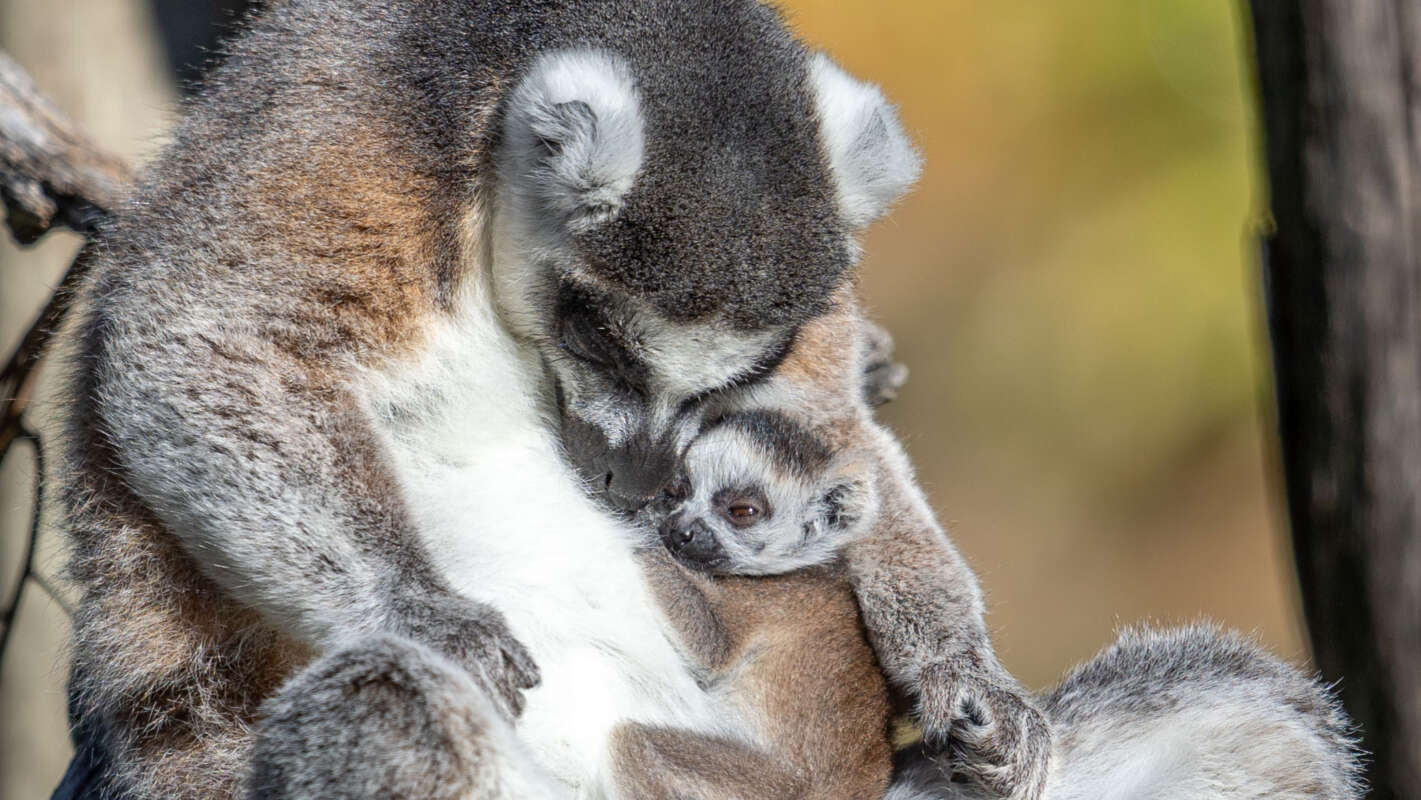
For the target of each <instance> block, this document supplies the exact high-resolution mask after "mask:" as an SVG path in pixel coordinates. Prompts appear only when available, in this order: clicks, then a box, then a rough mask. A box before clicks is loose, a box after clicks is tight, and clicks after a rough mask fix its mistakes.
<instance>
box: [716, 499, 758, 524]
mask: <svg viewBox="0 0 1421 800" xmlns="http://www.w3.org/2000/svg"><path fill="white" fill-rule="evenodd" d="M764 513H765V510H764V509H763V508H762V507H761V506H760V504H759V503H757V502H755V501H754V500H750V499H748V498H741V499H738V500H732V501H730V503H729V504H727V505H726V506H725V518H726V519H727V520H729V521H730V524H732V525H737V526H745V525H750V524H753V523H755V522H757V521H759V519H760V517H762V516H764Z"/></svg>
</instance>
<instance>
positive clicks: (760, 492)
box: [614, 296, 1049, 797]
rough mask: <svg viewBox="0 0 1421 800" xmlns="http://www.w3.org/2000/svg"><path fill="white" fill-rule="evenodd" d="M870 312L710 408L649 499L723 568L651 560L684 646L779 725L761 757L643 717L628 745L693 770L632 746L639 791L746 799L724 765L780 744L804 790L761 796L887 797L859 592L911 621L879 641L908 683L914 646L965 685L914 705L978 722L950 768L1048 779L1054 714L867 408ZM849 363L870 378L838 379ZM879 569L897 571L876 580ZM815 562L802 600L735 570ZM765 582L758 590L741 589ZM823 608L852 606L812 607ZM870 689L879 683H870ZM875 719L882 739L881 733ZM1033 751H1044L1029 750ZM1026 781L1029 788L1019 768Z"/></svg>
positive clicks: (991, 779)
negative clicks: (999, 644)
mask: <svg viewBox="0 0 1421 800" xmlns="http://www.w3.org/2000/svg"><path fill="white" fill-rule="evenodd" d="M839 299H840V300H841V301H843V300H844V297H843V296H841V297H840V298H839ZM856 308H857V305H856V304H852V303H848V302H840V304H839V306H838V307H837V309H836V310H835V311H833V312H831V313H830V314H828V315H827V316H826V317H825V320H824V321H823V322H821V323H815V324H811V325H810V326H807V327H806V329H805V330H804V331H802V332H801V336H800V337H799V338H798V339H797V340H796V342H795V345H794V347H793V348H792V350H791V352H790V354H789V355H788V356H787V358H786V359H785V362H784V364H783V365H782V367H781V370H780V374H778V375H777V376H775V377H772V378H771V379H770V380H769V381H768V382H767V384H766V386H764V387H761V388H759V389H756V390H754V391H752V392H747V393H746V394H744V395H743V396H740V397H737V398H735V399H734V400H733V401H732V402H731V403H729V404H727V406H726V407H725V408H723V409H721V410H720V411H719V412H717V413H712V414H710V415H709V416H708V417H707V421H706V422H705V423H704V424H702V425H701V427H700V429H699V432H698V433H697V434H696V436H695V438H694V439H692V441H691V442H690V444H689V445H687V447H686V448H685V450H684V453H683V456H682V459H681V466H680V469H679V474H678V476H677V477H676V478H675V479H674V480H673V481H672V482H671V484H670V486H669V487H668V488H667V490H666V491H665V493H664V494H663V496H662V498H661V499H660V500H659V501H658V502H657V503H655V504H653V505H652V506H651V507H649V508H648V509H646V510H644V511H643V514H642V517H643V521H644V522H645V523H647V524H648V526H649V527H652V528H653V529H654V530H655V531H656V532H657V534H658V537H659V539H660V541H661V542H662V543H663V544H664V545H665V549H666V550H667V551H668V552H670V553H672V554H673V555H674V556H675V558H676V559H677V560H678V561H679V562H681V563H682V564H683V565H686V566H688V567H691V568H692V569H694V570H697V571H699V572H703V573H709V574H713V575H718V576H722V578H721V579H720V580H718V581H709V580H706V579H704V578H702V579H696V578H694V577H688V576H685V575H684V572H683V571H678V570H675V569H673V568H670V567H668V566H666V565H665V564H663V563H659V562H656V561H653V562H652V563H650V564H649V566H648V569H649V570H650V571H651V577H650V582H651V583H652V584H653V585H654V586H657V592H656V593H657V595H658V597H659V598H660V601H661V603H662V605H663V607H664V608H665V609H666V612H667V614H668V616H670V617H672V619H673V621H674V622H675V627H676V628H678V629H680V630H681V631H682V637H683V646H685V647H686V649H687V650H689V651H690V653H691V656H692V660H693V661H699V662H700V663H701V664H702V665H703V666H704V667H705V668H706V669H707V671H708V673H709V676H710V680H711V681H726V682H729V683H732V684H733V685H734V687H735V689H736V692H735V694H736V695H739V696H762V697H763V699H762V702H761V703H760V704H759V713H761V714H763V715H764V717H765V718H766V719H772V720H775V721H776V722H777V725H776V726H775V727H774V728H773V729H771V730H768V731H766V733H765V736H764V738H765V740H764V741H762V742H759V743H758V744H759V745H760V746H761V747H762V748H763V750H756V749H754V748H749V750H748V752H747V747H746V746H745V745H744V744H743V743H741V742H738V741H729V740H723V739H716V738H712V737H706V736H696V735H692V734H677V733H675V732H673V731H668V730H664V729H655V728H649V727H647V726H642V725H636V724H625V725H623V726H622V728H621V730H620V731H619V733H618V737H617V741H616V743H615V745H614V747H615V748H617V750H618V752H624V751H625V752H633V753H637V754H641V755H644V754H645V753H646V752H647V751H648V750H652V751H657V750H660V749H663V748H665V744H664V743H665V741H666V740H667V739H668V737H669V738H670V739H671V740H672V741H674V742H675V746H674V747H673V748H669V749H672V750H674V751H675V752H677V753H679V754H680V757H681V759H682V760H681V762H680V763H681V764H682V768H681V769H679V770H675V771H673V772H672V773H670V774H668V773H667V772H665V771H662V770H656V771H654V772H643V771H642V770H641V769H639V768H637V766H636V765H637V764H638V763H641V762H640V761H639V759H633V758H619V759H618V763H619V764H621V765H622V766H623V772H624V774H627V775H630V776H632V777H631V778H629V779H627V780H629V781H631V782H633V785H634V786H635V788H636V790H637V791H634V792H632V794H633V795H651V796H667V797H669V796H673V795H674V790H675V789H676V788H677V787H682V786H684V785H685V781H686V773H691V774H695V775H697V776H698V778H699V780H700V781H702V782H703V783H704V785H707V786H715V787H719V788H718V791H713V792H710V795H711V796H716V797H720V796H722V795H725V796H738V795H737V794H736V793H735V791H734V790H733V789H727V788H726V787H725V786H724V785H723V784H724V782H726V781H731V782H735V781H743V780H744V778H743V777H740V776H742V775H743V774H744V773H743V772H742V771H740V770H729V771H727V770H725V769H724V766H723V765H726V764H736V763H738V762H739V761H741V760H743V759H745V758H749V757H751V755H752V754H753V753H757V752H763V753H768V754H769V755H770V757H768V758H765V759H764V760H765V762H766V764H767V765H778V767H775V768H768V767H767V768H768V769H769V771H770V774H772V775H775V776H776V778H775V780H783V781H785V782H786V784H787V785H790V786H797V787H801V788H800V789H799V790H798V791H796V792H788V791H785V792H779V791H776V792H773V793H770V794H768V795H766V794H764V792H763V789H762V790H761V794H760V795H759V796H775V797H779V796H813V797H861V796H877V792H881V790H882V789H881V784H877V785H878V787H879V788H878V789H877V792H872V793H866V792H865V791H863V789H864V787H866V786H868V785H870V784H869V783H865V781H879V780H881V779H882V776H883V775H884V774H886V773H885V772H884V770H886V769H887V764H886V761H885V760H884V759H883V756H884V753H885V752H886V751H885V750H884V749H883V748H884V743H883V736H882V734H883V731H884V723H885V721H886V718H887V716H888V714H889V710H888V709H887V708H886V707H885V705H884V704H883V703H882V702H881V700H880V699H879V695H880V694H881V687H882V683H881V680H880V679H877V678H876V677H875V678H874V679H872V680H866V681H865V680H860V681H859V682H857V685H853V686H848V687H846V686H845V685H844V684H842V683H841V681H842V676H841V674H839V672H838V671H839V670H843V669H846V668H852V669H859V666H858V665H859V664H860V663H862V662H863V661H865V659H869V654H868V653H867V652H865V651H864V650H863V648H862V645H861V644H860V638H859V636H860V634H859V633H858V632H859V631H860V630H861V627H860V623H859V619H858V612H857V609H856V608H855V607H854V606H853V605H851V604H850V605H847V606H845V605H844V602H845V599H846V598H847V594H846V593H847V592H848V591H849V590H850V589H854V590H855V591H856V593H857V595H858V596H859V599H860V602H862V603H863V604H864V612H865V614H877V615H879V618H880V620H881V621H883V622H888V621H890V620H891V623H892V624H890V625H887V626H886V627H885V628H884V630H887V631H892V633H891V634H890V635H889V636H882V635H880V636H878V637H876V644H877V645H878V648H879V652H880V656H881V657H882V658H883V659H884V662H885V667H886V668H887V671H888V674H889V676H890V678H894V679H898V680H901V678H902V675H903V670H902V668H901V665H902V663H903V662H902V661H901V658H902V654H903V653H904V652H906V651H910V650H911V651H912V657H913V660H914V662H915V663H919V664H927V665H929V667H930V668H932V669H934V670H937V671H938V677H939V678H940V680H941V682H942V683H943V684H944V685H947V686H951V687H952V691H951V692H949V693H945V696H942V697H936V696H934V697H922V696H920V697H915V698H908V699H910V700H916V701H917V702H918V703H919V710H920V711H924V712H927V713H943V712H945V716H946V717H951V718H954V719H957V720H959V722H958V723H957V724H956V725H954V726H952V727H951V728H949V729H948V731H947V733H946V735H939V736H935V737H931V738H930V739H929V741H928V742H927V745H926V746H927V747H928V748H930V749H932V750H935V751H938V752H942V751H944V750H949V749H950V750H951V752H953V753H954V754H955V755H958V756H965V757H961V758H956V759H947V760H945V762H956V764H957V769H958V770H959V771H961V772H963V777H966V778H968V779H970V781H971V782H972V783H974V784H976V785H978V786H979V787H980V788H981V789H982V790H983V791H984V792H985V793H986V794H987V795H988V796H1010V795H1011V794H1012V791H1011V789H1010V788H1009V786H1011V785H1013V784H1014V785H1016V786H1018V787H1021V786H1024V787H1025V788H1026V789H1027V790H1028V791H1039V790H1040V788H1041V786H1043V785H1044V781H1045V763H1046V754H1045V753H1043V752H1041V749H1040V748H1044V747H1047V746H1048V743H1049V739H1048V736H1047V734H1046V725H1045V722H1044V720H1043V719H1042V717H1041V716H1040V714H1039V713H1038V712H1037V711H1036V710H1035V709H1034V708H1033V707H1032V706H1031V705H1030V703H1029V702H1028V701H1027V700H1026V698H1025V695H1024V693H1022V691H1021V690H1020V688H1019V687H1017V686H1016V684H1015V683H1014V681H1012V679H1011V678H1010V677H1009V676H1008V675H1007V674H1006V672H1005V671H1004V670H1002V668H1001V667H1000V666H999V665H998V664H997V662H996V658H995V656H994V655H993V653H992V650H991V647H990V644H989V643H988V640H987V636H986V633H985V629H984V626H983V621H982V612H981V600H980V593H979V590H978V588H977V582H976V578H975V577H974V576H973V574H972V572H971V571H970V569H968V568H967V566H966V564H965V563H964V562H963V561H962V559H961V558H960V557H959V556H958V555H957V553H956V551H955V550H954V549H953V548H952V546H951V544H950V542H949V541H948V540H947V539H946V537H945V536H943V534H942V532H941V529H940V528H938V526H937V525H936V523H935V521H934V519H933V517H932V514H931V512H930V510H929V509H928V507H927V505H926V504H925V503H923V502H922V500H921V497H920V496H919V495H918V493H917V490H916V489H915V488H914V484H913V483H912V481H911V476H909V475H907V474H906V473H905V472H903V471H902V470H901V469H895V467H896V466H897V464H895V459H898V458H900V457H901V455H900V453H899V451H898V450H897V449H896V448H895V447H891V446H890V445H891V443H892V439H891V438H889V437H887V436H885V435H883V432H882V430H881V429H880V428H879V427H878V426H877V425H876V423H874V421H873V419H872V416H871V415H870V414H869V412H868V403H867V402H866V398H865V397H864V387H863V386H861V385H860V381H861V380H862V378H861V377H860V376H863V375H864V374H865V372H864V371H863V370H860V369H855V368H854V367H856V366H857V365H859V364H860V363H861V362H862V360H863V359H864V357H865V355H866V352H867V350H868V349H869V348H870V347H871V346H872V342H871V341H870V339H871V337H870V334H876V335H879V336H881V332H878V331H876V330H875V329H873V328H871V327H870V326H869V324H868V323H867V322H866V321H865V320H863V319H862V318H860V317H859V315H858V313H857V312H856V311H855V309H856ZM846 342H848V343H850V346H847V347H846V346H845V343H846ZM833 370H848V372H845V373H840V374H845V375H849V376H851V377H850V378H849V379H847V380H835V379H834V377H833V374H831V373H832V371H833ZM869 391H870V392H871V391H872V387H870V389H869ZM880 484H882V486H880ZM881 497H882V498H883V500H881V499H880V498H881ZM662 561H664V559H662ZM831 563H832V566H829V565H831ZM865 567H868V568H872V569H875V570H881V571H879V572H876V573H865V572H864V569H865ZM796 571H801V572H799V577H798V579H797V581H796V585H797V586H798V587H799V588H798V590H797V591H796V592H792V593H788V594H787V593H785V592H783V589H782V587H783V584H782V583H780V582H779V581H755V580H751V579H748V578H744V577H734V578H726V577H724V576H769V575H785V574H787V573H794V572H796ZM865 577H868V578H869V580H868V581H864V580H863V579H864V578H865ZM856 578H857V579H858V581H857V582H855V579H856ZM780 580H783V579H780ZM687 584H690V586H691V589H689V590H688V588H687ZM667 587H671V588H667ZM757 589H758V590H759V592H758V593H759V595H760V596H759V597H754V596H755V594H756V590H757ZM747 594H748V595H749V596H750V597H752V598H754V600H753V602H750V603H745V602H744V601H743V600H742V599H741V597H742V595H747ZM687 597H694V598H695V599H694V601H691V600H687V599H686V598H687ZM816 602H818V603H821V604H824V605H831V606H832V607H833V608H834V613H828V612H825V611H824V610H823V609H822V608H821V609H819V610H817V611H816V613H815V614H813V615H811V614H806V613H803V612H802V609H804V608H805V607H806V604H810V607H812V604H813V603H816ZM835 604H837V605H835ZM796 611H799V612H800V613H796ZM928 613H930V614H932V615H933V616H931V617H929V616H925V614H928ZM732 622H733V627H732ZM786 662H788V663H786ZM789 664H793V666H789ZM867 669H868V670H869V671H872V664H871V661H869V666H868V667H867ZM900 685H901V684H900ZM786 686H793V689H792V690H787V689H785V688H784V687H786ZM870 689H871V690H872V691H870V693H869V695H868V696H863V695H861V694H857V693H856V692H861V691H867V690H870ZM1004 715H1010V717H1009V718H1005V719H1004V718H1003V716H1004ZM938 718H944V717H938ZM810 730H812V731H814V733H813V735H812V736H808V735H807V734H806V731H810ZM864 731H871V732H873V733H874V734H876V738H871V739H864V738H863V732H864ZM1018 737H1020V738H1018ZM1023 750H1024V751H1026V753H1025V758H1024V759H1023V760H1017V759H1019V758H1021V756H1015V754H1016V753H1018V752H1019V751H1023ZM875 759H876V760H875ZM660 762H661V759H654V760H653V763H660ZM757 763H758V762H757ZM844 764H849V765H853V768H850V769H847V770H846V769H844V768H843V765H844ZM860 765H870V766H875V768H872V769H867V770H865V769H863V768H861V766H860ZM835 767H838V768H837V769H835ZM826 770H827V771H826ZM758 771H759V770H757V772H758ZM1007 774H1010V775H1011V776H1012V778H1011V780H1010V781H1007V780H1003V778H1004V777H1005V776H1006V775H1007ZM1023 775H1024V776H1025V778H1026V780H1025V781H1024V783H1023V781H1022V777H1023ZM757 781H760V779H758V778H757ZM760 785H761V786H763V785H764V784H763V781H760Z"/></svg>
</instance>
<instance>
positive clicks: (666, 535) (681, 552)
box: [661, 514, 720, 563]
mask: <svg viewBox="0 0 1421 800" xmlns="http://www.w3.org/2000/svg"><path fill="white" fill-rule="evenodd" d="M661 541H662V543H664V544H665V545H666V548H667V549H668V550H670V551H671V552H672V553H674V554H675V555H676V556H677V557H678V558H681V559H682V560H685V561H691V562H702V563H705V562H709V561H711V560H713V559H714V558H715V557H716V555H717V554H718V553H719V552H720V544H719V543H718V542H717V541H716V540H715V534H714V533H712V532H711V529H710V526H709V525H707V524H706V523H705V521H704V520H702V519H701V518H700V517H688V516H686V515H682V514H677V515H675V516H672V517H669V518H667V519H666V520H665V521H663V522H662V523H661Z"/></svg>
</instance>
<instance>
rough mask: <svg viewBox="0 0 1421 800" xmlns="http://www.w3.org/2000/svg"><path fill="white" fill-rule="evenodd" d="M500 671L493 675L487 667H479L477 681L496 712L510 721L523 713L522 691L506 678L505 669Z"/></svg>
mask: <svg viewBox="0 0 1421 800" xmlns="http://www.w3.org/2000/svg"><path fill="white" fill-rule="evenodd" d="M501 672H502V673H503V674H502V675H501V676H493V675H490V674H489V671H488V670H487V669H480V670H479V673H478V675H477V678H478V683H479V686H480V688H482V689H483V690H484V694H486V695H488V698H489V700H491V701H492V702H493V704H494V707H496V708H497V709H498V712H499V713H500V714H502V715H503V716H504V718H505V719H507V720H509V721H510V722H512V721H513V720H516V719H518V717H520V716H522V714H523V692H522V690H520V689H518V688H517V687H515V686H513V684H511V683H510V682H509V681H508V680H507V675H508V673H507V672H506V671H501Z"/></svg>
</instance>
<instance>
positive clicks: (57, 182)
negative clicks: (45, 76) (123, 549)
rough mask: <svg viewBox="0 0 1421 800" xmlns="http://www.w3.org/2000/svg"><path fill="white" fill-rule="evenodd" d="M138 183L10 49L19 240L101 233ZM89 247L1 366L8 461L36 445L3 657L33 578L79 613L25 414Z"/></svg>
mask: <svg viewBox="0 0 1421 800" xmlns="http://www.w3.org/2000/svg"><path fill="white" fill-rule="evenodd" d="M128 182H129V173H128V169H127V168H126V167H125V166H124V164H123V162H121V161H120V160H119V159H117V158H116V157H114V156H111V155H109V154H107V153H105V152H103V151H102V150H100V149H98V148H97V147H95V146H94V145H93V144H92V143H91V142H90V141H89V140H88V138H87V137H85V136H84V135H83V134H81V133H80V132H79V130H78V128H77V127H76V126H75V125H74V124H73V123H71V122H70V121H69V120H67V119H65V118H64V116H63V115H61V114H60V113H59V112H58V111H57V110H56V109H55V108H54V106H53V105H51V104H50V103H49V102H48V101H46V100H45V99H44V98H43V97H41V96H40V94H39V92H38V91H37V90H36V89H35V85H34V82H33V81H31V80H30V78H29V76H28V75H26V74H25V72H24V71H23V70H22V69H20V67H19V65H17V64H16V63H15V62H14V61H13V60H11V59H10V58H9V57H8V56H6V55H5V54H4V53H0V197H3V199H4V202H5V210H6V221H7V222H8V223H9V227H10V232H11V233H12V234H13V235H14V237H15V239H16V240H17V241H19V242H20V243H21V244H29V243H32V242H34V241H35V240H37V239H39V238H40V237H41V236H43V235H44V234H45V233H47V232H49V231H50V230H53V229H54V228H55V227H56V226H64V227H67V228H70V229H72V230H75V231H78V232H79V233H82V234H85V235H92V234H93V233H95V232H96V231H97V229H98V227H99V225H100V224H101V223H102V222H103V221H104V220H106V219H108V218H109V216H110V215H111V214H112V213H113V210H114V209H115V208H117V206H118V202H119V198H120V197H122V195H123V193H124V192H125V191H126V187H127V184H128ZM89 253H90V251H89V249H88V248H85V250H83V251H82V252H81V253H80V254H79V256H78V257H77V258H76V259H74V262H73V263H72V264H71V265H70V266H69V269H68V270H67V271H66V272H65V273H64V277H63V279H62V280H61V281H60V284H59V287H58V288H57V289H56V290H55V292H54V293H53V294H52V295H50V298H49V300H48V301H47V302H46V303H45V305H44V308H43V309H42V310H41V311H40V313H39V316H38V317H37V318H36V319H35V321H34V322H33V323H32V324H31V325H30V327H29V329H28V330H27V331H26V332H25V335H24V337H23V338H22V339H21V340H20V343H19V345H18V346H17V347H16V348H15V351H14V352H13V353H12V354H11V355H10V357H9V358H8V359H7V360H6V361H5V365H4V367H3V368H0V401H3V408H0V461H3V460H4V458H5V457H6V456H7V455H8V454H9V452H10V447H11V446H12V445H13V444H14V443H15V442H19V441H25V442H29V443H30V445H31V447H33V449H34V456H35V497H34V508H33V510H32V511H31V515H30V529H29V539H28V542H27V543H26V546H25V551H24V557H23V559H22V561H21V568H20V575H19V578H18V580H17V581H16V582H15V588H14V590H13V592H12V594H11V597H10V599H9V603H8V604H6V605H5V606H4V607H3V609H0V625H3V627H0V663H2V662H3V660H4V656H5V648H6V647H7V646H8V644H9V642H10V635H11V634H12V633H13V632H14V628H15V617H16V615H17V614H18V613H19V608H20V601H21V599H22V598H23V594H24V590H25V587H26V585H27V584H28V583H29V582H30V581H33V582H34V583H35V584H36V585H38V586H39V587H40V588H41V589H43V590H44V591H45V592H46V593H47V594H49V595H50V597H52V598H53V599H54V600H55V602H56V603H59V605H60V607H61V608H64V610H65V611H66V612H68V611H69V608H68V605H67V604H66V603H65V602H64V600H63V598H62V596H61V595H60V593H59V591H58V590H57V589H56V588H55V587H54V586H53V585H51V584H50V583H49V581H48V580H46V579H45V578H44V576H43V575H40V574H39V572H37V571H36V570H35V567H34V558H35V552H36V547H37V545H38V541H39V533H40V514H41V511H42V509H43V505H44V503H43V491H42V490H43V480H44V451H43V449H42V448H41V445H40V440H39V437H38V436H37V435H35V433H34V432H33V431H31V430H30V429H29V428H28V427H27V426H26V425H25V419H24V416H25V412H26V411H27V410H28V409H29V407H30V403H31V401H32V400H33V398H34V393H35V383H36V379H37V368H38V367H39V365H40V363H41V361H42V360H43V358H44V355H45V353H46V352H47V350H48V347H49V344H50V341H51V340H52V339H53V337H54V333H55V331H57V330H58V329H59V327H60V326H61V324H62V323H63V321H64V317H65V315H66V314H67V313H68V311H69V307H70V304H71V302H72V300H73V297H74V292H75V288H76V287H77V285H78V283H79V281H80V280H81V279H82V278H83V276H84V274H85V272H86V271H87V268H88V265H89Z"/></svg>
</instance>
